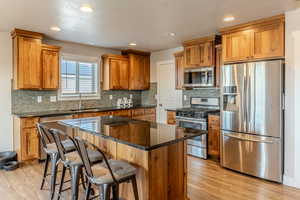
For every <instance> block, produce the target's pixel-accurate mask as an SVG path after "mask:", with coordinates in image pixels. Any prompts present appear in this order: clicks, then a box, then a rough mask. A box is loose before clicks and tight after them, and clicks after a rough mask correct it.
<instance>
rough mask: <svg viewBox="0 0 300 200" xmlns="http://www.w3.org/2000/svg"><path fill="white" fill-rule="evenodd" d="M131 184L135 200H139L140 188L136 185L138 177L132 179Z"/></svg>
mask: <svg viewBox="0 0 300 200" xmlns="http://www.w3.org/2000/svg"><path fill="white" fill-rule="evenodd" d="M131 184H132V188H133V193H134V199H135V200H139V193H138V187H137V184H136V176H134V177H133V178H132V179H131Z"/></svg>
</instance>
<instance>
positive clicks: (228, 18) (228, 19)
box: [224, 16, 235, 22]
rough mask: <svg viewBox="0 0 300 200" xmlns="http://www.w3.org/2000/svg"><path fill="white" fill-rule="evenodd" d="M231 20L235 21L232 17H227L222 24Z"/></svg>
mask: <svg viewBox="0 0 300 200" xmlns="http://www.w3.org/2000/svg"><path fill="white" fill-rule="evenodd" d="M233 20H235V18H234V17H233V16H228V17H225V18H224V22H231V21H233Z"/></svg>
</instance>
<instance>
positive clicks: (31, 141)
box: [21, 128, 40, 161]
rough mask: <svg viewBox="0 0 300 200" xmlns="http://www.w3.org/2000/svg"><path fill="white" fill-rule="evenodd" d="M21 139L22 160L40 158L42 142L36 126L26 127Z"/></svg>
mask: <svg viewBox="0 0 300 200" xmlns="http://www.w3.org/2000/svg"><path fill="white" fill-rule="evenodd" d="M21 140H22V144H21V145H22V146H21V151H22V153H21V155H22V158H21V160H22V161H26V160H31V159H38V158H39V155H40V143H39V136H38V133H37V130H36V128H24V129H23V132H22V136H21Z"/></svg>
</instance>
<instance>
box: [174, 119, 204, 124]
mask: <svg viewBox="0 0 300 200" xmlns="http://www.w3.org/2000/svg"><path fill="white" fill-rule="evenodd" d="M176 121H178V122H190V123H195V124H206V123H207V122H206V121H198V120H190V119H184V118H176Z"/></svg>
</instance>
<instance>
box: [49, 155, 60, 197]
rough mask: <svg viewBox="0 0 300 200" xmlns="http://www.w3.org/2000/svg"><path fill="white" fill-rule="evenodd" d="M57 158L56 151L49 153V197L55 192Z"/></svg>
mask: <svg viewBox="0 0 300 200" xmlns="http://www.w3.org/2000/svg"><path fill="white" fill-rule="evenodd" d="M58 158H59V156H58V153H54V154H52V155H51V199H53V198H54V194H55V186H56V175H57V161H58Z"/></svg>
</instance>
